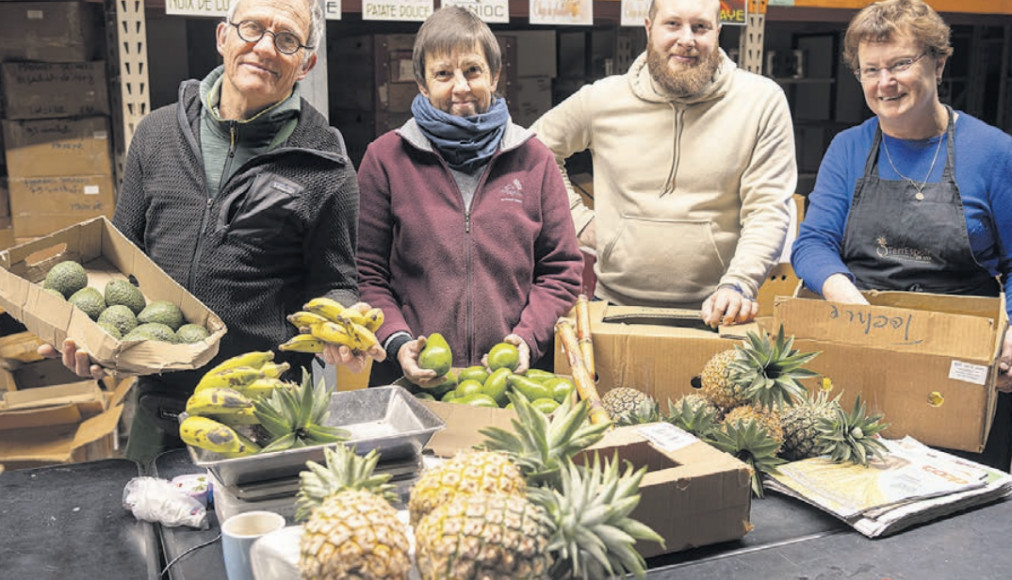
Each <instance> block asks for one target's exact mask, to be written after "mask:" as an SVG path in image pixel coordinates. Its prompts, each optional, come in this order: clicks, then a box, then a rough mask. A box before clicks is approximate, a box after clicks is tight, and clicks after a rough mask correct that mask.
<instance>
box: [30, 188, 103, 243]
mask: <svg viewBox="0 0 1012 580" xmlns="http://www.w3.org/2000/svg"><path fill="white" fill-rule="evenodd" d="M114 188H115V185H114V184H113V180H112V176H111V175H108V174H106V175H65V176H51V177H12V178H11V179H10V193H11V224H12V225H13V228H14V235H15V236H16V237H19V238H22V237H39V236H45V235H49V234H51V233H53V232H55V231H56V230H59V229H61V228H65V227H67V226H72V225H74V224H76V223H79V222H82V221H84V220H86V219H89V218H93V217H97V216H100V215H104V216H106V217H108V218H112V214H113V211H114V209H115V203H116V196H115V190H114Z"/></svg>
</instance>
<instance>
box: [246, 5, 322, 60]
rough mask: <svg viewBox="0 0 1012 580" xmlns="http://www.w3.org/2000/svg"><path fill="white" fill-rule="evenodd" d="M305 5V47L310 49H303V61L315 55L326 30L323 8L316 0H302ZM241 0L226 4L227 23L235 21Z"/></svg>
mask: <svg viewBox="0 0 1012 580" xmlns="http://www.w3.org/2000/svg"><path fill="white" fill-rule="evenodd" d="M302 1H303V2H305V3H306V7H307V8H309V34H308V36H307V37H306V45H307V46H311V47H312V48H307V49H304V51H305V54H304V55H303V60H306V59H308V58H309V57H310V56H312V55H313V54H316V49H317V48H318V47H319V46H320V37H321V36H323V33H324V32H325V31H326V30H327V20H326V19H325V18H324V16H323V8H322V7H321V6H320V3H319V2H317V0H302ZM242 2H243V0H231V1H230V2H229V3H228V16H226V18H227V19H228V21H229V22H233V21H234V20H235V12H236V10H238V9H239V5H240V4H242Z"/></svg>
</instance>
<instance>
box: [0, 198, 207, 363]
mask: <svg viewBox="0 0 1012 580" xmlns="http://www.w3.org/2000/svg"><path fill="white" fill-rule="evenodd" d="M63 260H76V261H78V262H80V263H82V264H83V265H84V267H85V270H87V272H88V285H89V286H92V287H94V288H96V289H98V290H104V288H105V285H106V283H107V282H108V281H109V280H112V279H114V278H121V279H122V278H127V277H128V276H133V277H134V278H135V279H136V280H137V282H138V283H139V285H140V289H141V292H143V293H144V296H145V298H147V300H148V301H149V302H150V301H153V300H168V301H170V302H172V303H174V304H176V305H178V306H179V307H180V309H182V311H183V315H184V316H185V317H186V320H187V321H188V322H192V323H196V324H202V325H204V326H205V327H207V329H208V330H209V331H210V332H211V335H210V336H209V337H208V338H206V339H204V340H203V341H201V342H197V343H193V344H172V343H167V342H159V341H153V340H141V341H129V342H124V341H120V340H117V339H115V338H113V337H112V336H111V335H109V334H108V333H107V332H105V331H104V330H102V328H101V327H100V326H98V325H97V324H96V323H95V322H94V321H93V320H91V318H89V317H88V315H87V314H85V313H84V312H83V311H81V310H80V309H77V308H75V307H73V306H71V305H70V304H69V303H68V302H67V301H66V300H62V299H61V298H59V297H56V296H53V295H52V294H50V293H48V292H45V291H43V289H42V281H43V280H44V279H45V277H46V273H47V272H48V271H49V269H50V268H51V267H52V266H53V265H54V264H56V263H58V262H61V261H63ZM0 307H2V308H4V309H5V310H6V311H7V312H8V313H9V314H10V315H11V316H13V317H14V318H16V319H18V320H20V321H21V322H22V323H23V324H24V325H25V326H26V327H27V328H28V330H29V331H30V332H32V333H33V334H35V335H36V336H38V337H39V339H41V340H42V341H44V342H47V343H49V344H52V345H54V346H56V347H57V348H60V347H62V345H63V341H64V339H66V338H68V337H69V338H72V339H73V340H74V341H75V342H76V343H77V344H78V346H79V347H82V348H84V349H86V350H87V351H88V352H89V353H90V354H91V356H92V358H93V359H95V361H96V362H97V363H98V364H100V365H102V366H104V367H106V368H109V369H114V370H116V371H118V372H120V373H124V374H135V375H148V374H154V373H161V372H164V371H175V370H189V369H195V368H200V367H202V366H204V365H205V364H207V362H208V361H210V360H211V359H212V358H213V357H214V355H215V354H217V352H218V343H219V341H220V340H221V337H222V336H224V334H225V332H226V328H225V323H224V322H222V321H221V318H219V317H218V315H217V314H215V313H214V312H212V311H211V310H209V309H208V308H207V307H206V306H204V304H203V303H201V302H200V301H199V300H197V299H196V298H195V297H194V296H193V295H192V294H190V293H189V292H187V291H186V289H185V288H183V287H182V286H180V285H179V284H178V283H176V281H175V280H173V279H172V278H170V277H169V275H168V274H166V273H165V272H164V271H163V270H162V269H161V268H159V267H158V266H157V265H156V264H155V263H154V262H152V261H151V259H150V258H148V257H147V256H146V255H145V254H144V252H142V251H141V250H140V249H139V248H137V246H135V245H134V244H132V243H131V242H130V241H129V240H127V239H126V238H125V237H124V236H123V234H121V233H120V232H119V231H117V230H116V228H115V227H113V225H112V223H111V222H110V221H109V220H107V219H106V218H104V217H98V218H93V219H90V220H87V221H84V222H81V223H79V224H77V225H73V226H70V227H68V228H64V229H62V230H59V231H57V232H55V233H53V234H51V235H49V236H46V237H44V238H39V239H37V240H34V241H32V242H28V243H26V244H22V245H19V246H16V247H14V248H11V249H9V250H4V251H3V252H0Z"/></svg>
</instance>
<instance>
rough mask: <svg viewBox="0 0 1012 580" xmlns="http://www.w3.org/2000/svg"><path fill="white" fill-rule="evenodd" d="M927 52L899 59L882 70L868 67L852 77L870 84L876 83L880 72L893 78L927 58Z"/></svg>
mask: <svg viewBox="0 0 1012 580" xmlns="http://www.w3.org/2000/svg"><path fill="white" fill-rule="evenodd" d="M928 52H929V51H925V52H922V53H921V54H919V55H917V56H915V57H913V58H901V59H900V60H898V61H896V62H894V63H892V64H891V65H889V66H886V67H882V68H877V67H873V66H869V67H867V68H862V69H857V70H855V71H854V76H856V77H857V80H859V81H861V82H862V83H870V82H875V81H877V80H878V78H879V75H880V74H881V73H882V71H887V72H888V73H889V76H893V77H894V76H896V75H898V74H900V73H901V72H904V71H907V70H910V67H912V66H914V63H915V62H917V61H919V60H921V59H922V58H924V57H925V56H927V54H928Z"/></svg>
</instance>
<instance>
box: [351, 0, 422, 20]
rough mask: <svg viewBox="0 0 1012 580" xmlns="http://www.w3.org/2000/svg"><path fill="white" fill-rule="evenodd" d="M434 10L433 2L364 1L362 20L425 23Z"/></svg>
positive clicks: (410, 0)
mask: <svg viewBox="0 0 1012 580" xmlns="http://www.w3.org/2000/svg"><path fill="white" fill-rule="evenodd" d="M432 10H433V0H363V1H362V20H399V21H404V22H423V21H425V19H426V18H428V17H429V15H430V14H432Z"/></svg>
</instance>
